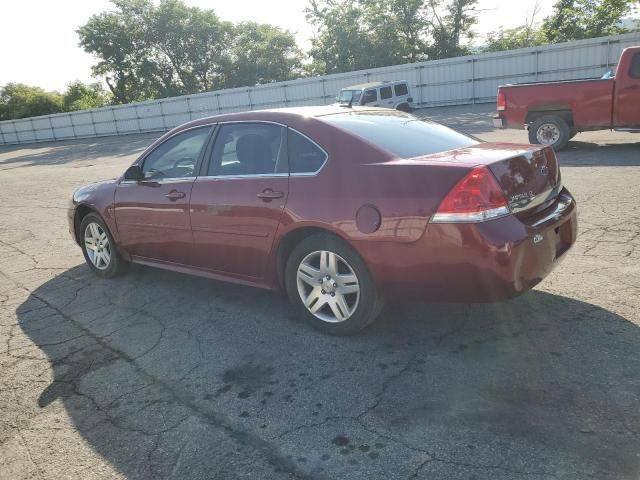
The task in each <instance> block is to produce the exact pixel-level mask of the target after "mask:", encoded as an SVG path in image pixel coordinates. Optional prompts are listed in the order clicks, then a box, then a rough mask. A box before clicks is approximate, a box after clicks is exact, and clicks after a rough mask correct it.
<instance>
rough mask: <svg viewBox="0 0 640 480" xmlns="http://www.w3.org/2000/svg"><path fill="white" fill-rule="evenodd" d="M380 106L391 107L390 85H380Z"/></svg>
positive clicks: (391, 92) (391, 91) (391, 93)
mask: <svg viewBox="0 0 640 480" xmlns="http://www.w3.org/2000/svg"><path fill="white" fill-rule="evenodd" d="M380 106H382V107H387V108H393V107H394V105H393V90H392V88H391V86H388V87H380Z"/></svg>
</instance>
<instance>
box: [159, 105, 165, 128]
mask: <svg viewBox="0 0 640 480" xmlns="http://www.w3.org/2000/svg"><path fill="white" fill-rule="evenodd" d="M158 104H159V105H160V116H161V117H162V128H163V129H164V130H166V129H167V119H166V118H165V113H164V106H163V105H164V103H163V102H162V100H160V101H158Z"/></svg>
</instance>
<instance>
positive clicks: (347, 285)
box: [69, 107, 577, 334]
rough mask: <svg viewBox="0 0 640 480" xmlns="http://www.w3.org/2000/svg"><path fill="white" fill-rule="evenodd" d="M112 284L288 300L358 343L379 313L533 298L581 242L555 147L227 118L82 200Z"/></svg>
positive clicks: (346, 119) (351, 113)
mask: <svg viewBox="0 0 640 480" xmlns="http://www.w3.org/2000/svg"><path fill="white" fill-rule="evenodd" d="M69 222H70V228H71V232H72V234H73V236H74V238H75V239H76V241H77V242H78V244H79V245H80V246H81V247H82V250H83V252H84V256H85V258H86V261H87V263H88V264H89V266H90V267H91V269H92V270H93V271H94V272H96V273H97V274H98V275H100V276H102V277H111V276H113V275H116V274H117V273H119V272H121V271H122V270H123V269H124V267H125V266H126V265H127V263H128V262H133V263H140V264H144V265H151V266H154V267H161V268H166V269H169V270H174V271H178V272H185V273H191V274H196V275H202V276H205V277H209V278H214V279H222V280H228V281H232V282H237V283H242V284H246V285H252V286H256V287H262V288H269V289H278V290H280V289H282V290H285V291H286V292H287V293H288V295H289V297H290V298H291V300H292V301H293V302H294V303H295V304H296V305H297V306H298V307H299V309H300V312H301V315H303V316H304V317H305V318H306V319H307V320H308V321H309V322H311V323H312V324H313V325H314V326H316V327H318V328H320V329H321V330H323V331H325V332H328V333H332V334H348V333H353V332H355V331H358V330H360V329H362V328H363V327H365V326H367V325H368V324H370V323H371V322H372V321H373V320H374V319H375V318H376V316H377V315H378V313H379V312H380V309H381V306H382V304H383V302H385V301H397V300H409V299H413V300H426V301H434V300H435V301H453V302H475V301H494V300H499V299H504V298H509V297H513V296H515V295H518V294H520V293H523V292H526V291H527V290H529V289H531V288H532V287H533V286H534V285H536V284H537V283H538V282H540V281H541V280H542V279H543V278H544V277H545V276H546V275H547V274H548V273H549V272H550V271H551V270H552V269H553V268H554V266H555V265H556V264H557V262H558V260H559V259H560V258H561V257H562V255H563V254H564V253H565V252H566V251H567V250H568V249H569V248H570V247H571V245H572V244H573V243H574V241H575V239H576V226H577V222H576V205H575V201H574V199H573V197H572V196H571V195H570V194H569V192H568V191H567V190H566V189H565V188H563V186H562V183H561V181H560V171H559V169H558V163H557V161H556V157H555V154H554V152H553V150H552V149H551V148H550V147H540V146H533V145H512V144H502V143H501V144H496V143H483V142H480V141H479V140H477V139H474V138H471V137H468V136H466V135H463V134H460V133H458V132H455V131H453V130H451V129H449V128H446V127H444V126H442V125H439V124H436V123H432V122H428V121H423V120H420V119H418V118H416V117H414V116H412V115H410V114H407V113H403V112H398V111H390V110H385V109H375V108H366V107H363V108H359V107H354V108H352V109H350V108H347V107H310V108H291V109H281V110H270V111H257V112H246V113H234V114H228V115H219V116H216V117H210V118H205V119H200V120H196V121H193V122H190V123H187V124H185V125H182V126H180V127H177V128H176V129H174V130H172V131H171V132H169V133H167V134H166V135H164V136H163V137H162V138H160V139H159V140H157V141H156V142H155V143H154V144H153V145H151V146H150V147H149V148H148V149H147V150H146V151H145V152H144V153H143V154H142V155H141V156H140V158H139V159H138V160H136V162H135V163H134V164H133V165H132V166H131V167H129V169H127V171H126V172H125V173H124V174H123V175H122V176H121V177H120V178H118V179H116V180H110V181H106V182H101V183H96V184H92V185H89V186H86V187H84V188H81V189H80V190H78V191H77V192H75V194H74V196H73V206H72V208H71V209H70V213H69Z"/></svg>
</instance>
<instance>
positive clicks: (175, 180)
mask: <svg viewBox="0 0 640 480" xmlns="http://www.w3.org/2000/svg"><path fill="white" fill-rule="evenodd" d="M195 179H196V177H171V178H159V179H158V180H154V179H152V178H146V179H144V180H123V181H122V182H120V185H125V184H131V183H145V182H148V183H159V184H164V183H180V182H184V181H187V182H188V181H193V180H195Z"/></svg>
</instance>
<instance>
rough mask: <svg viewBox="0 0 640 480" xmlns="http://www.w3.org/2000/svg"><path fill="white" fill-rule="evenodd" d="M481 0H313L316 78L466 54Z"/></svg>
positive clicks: (310, 16) (310, 13)
mask: <svg viewBox="0 0 640 480" xmlns="http://www.w3.org/2000/svg"><path fill="white" fill-rule="evenodd" d="M476 3H477V0H429V1H424V0H310V3H309V6H308V7H307V9H306V13H307V20H308V21H309V22H310V23H311V24H312V25H313V26H314V27H316V29H317V35H316V37H315V38H314V39H313V40H312V48H311V50H310V52H309V56H310V57H311V58H312V64H311V67H310V69H309V70H310V72H311V73H314V74H322V73H336V72H347V71H352V70H359V69H364V68H372V67H383V66H387V65H396V64H400V63H409V62H416V61H420V60H425V59H427V58H447V57H452V56H458V55H464V54H466V53H468V51H469V50H468V48H467V47H465V46H464V45H463V43H464V42H465V41H466V40H470V39H471V38H472V31H471V28H472V26H473V25H474V23H475V21H476V19H475V6H476Z"/></svg>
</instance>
